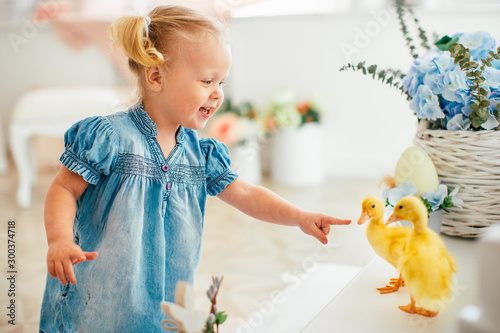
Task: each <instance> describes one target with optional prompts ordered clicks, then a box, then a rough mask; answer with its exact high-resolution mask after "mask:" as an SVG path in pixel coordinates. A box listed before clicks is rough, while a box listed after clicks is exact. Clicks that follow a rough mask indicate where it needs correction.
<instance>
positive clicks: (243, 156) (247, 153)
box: [230, 140, 262, 184]
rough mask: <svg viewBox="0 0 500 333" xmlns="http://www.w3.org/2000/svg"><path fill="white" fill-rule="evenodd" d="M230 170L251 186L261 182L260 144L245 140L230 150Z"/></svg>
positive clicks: (255, 141)
mask: <svg viewBox="0 0 500 333" xmlns="http://www.w3.org/2000/svg"><path fill="white" fill-rule="evenodd" d="M230 152H231V169H232V170H233V171H235V172H237V173H238V175H239V177H240V178H241V179H243V180H246V181H248V182H250V183H253V184H258V183H260V182H261V180H262V163H261V158H260V144H259V142H258V141H257V140H247V141H245V142H243V143H240V144H236V145H234V146H232V147H231V148H230Z"/></svg>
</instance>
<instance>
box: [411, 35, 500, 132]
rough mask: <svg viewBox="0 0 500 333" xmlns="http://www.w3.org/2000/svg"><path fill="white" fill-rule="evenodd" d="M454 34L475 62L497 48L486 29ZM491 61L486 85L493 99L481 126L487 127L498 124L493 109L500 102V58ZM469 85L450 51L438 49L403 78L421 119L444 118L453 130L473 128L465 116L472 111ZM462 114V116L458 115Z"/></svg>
mask: <svg viewBox="0 0 500 333" xmlns="http://www.w3.org/2000/svg"><path fill="white" fill-rule="evenodd" d="M455 37H458V43H461V44H462V45H464V46H465V47H466V48H468V49H469V52H470V53H471V57H472V59H471V60H474V61H476V62H480V61H481V59H482V58H486V57H488V56H489V54H488V52H489V51H494V50H496V41H495V38H494V37H493V36H492V35H490V34H489V33H487V32H485V31H477V32H472V33H457V34H455V35H453V36H452V38H455ZM491 63H492V67H486V68H485V70H484V72H483V76H484V77H485V82H484V83H483V87H484V88H485V89H486V90H487V91H489V92H491V93H489V95H488V96H487V97H488V99H489V100H490V101H491V106H490V108H489V111H490V114H491V115H492V116H491V117H490V119H489V120H488V121H487V122H485V123H484V124H483V125H482V127H483V128H485V129H492V128H495V127H496V126H498V122H497V121H496V119H495V118H494V117H493V111H495V110H496V105H497V104H498V103H500V60H492V61H491ZM470 85H471V82H470V80H469V79H468V78H467V76H466V75H465V73H464V72H463V71H462V70H461V69H460V66H458V65H455V64H454V59H453V58H451V56H450V52H449V51H441V50H439V49H437V48H433V49H431V50H430V51H428V52H427V53H425V54H423V55H422V56H420V57H419V58H418V59H416V60H415V61H414V62H413V63H412V65H411V67H410V70H409V71H408V73H407V74H406V75H405V76H404V77H403V80H402V86H403V89H404V90H405V91H406V92H407V93H408V95H409V96H410V98H411V99H412V101H411V103H410V107H411V109H412V110H413V111H415V113H416V114H417V117H418V118H419V119H427V120H437V119H442V124H443V125H444V126H445V128H449V129H450V128H452V129H454V130H458V129H460V128H462V129H463V128H468V129H471V126H470V122H468V120H467V119H466V118H467V117H468V116H469V115H470V114H471V113H472V108H471V104H472V103H473V98H472V96H471V92H472V91H471V89H470V88H469V86H470ZM459 114H462V115H463V116H462V117H457V115H459ZM455 117H456V118H455Z"/></svg>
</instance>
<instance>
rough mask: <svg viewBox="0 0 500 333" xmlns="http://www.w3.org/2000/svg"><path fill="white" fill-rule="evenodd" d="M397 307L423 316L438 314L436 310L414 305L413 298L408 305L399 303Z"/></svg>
mask: <svg viewBox="0 0 500 333" xmlns="http://www.w3.org/2000/svg"><path fill="white" fill-rule="evenodd" d="M399 308H400V309H401V310H403V311H405V312H408V313H416V314H419V315H421V316H424V317H435V316H437V315H438V313H439V312H438V311H431V310H427V309H424V308H422V307H418V306H415V300H414V299H413V297H412V298H411V303H410V304H408V305H400V306H399Z"/></svg>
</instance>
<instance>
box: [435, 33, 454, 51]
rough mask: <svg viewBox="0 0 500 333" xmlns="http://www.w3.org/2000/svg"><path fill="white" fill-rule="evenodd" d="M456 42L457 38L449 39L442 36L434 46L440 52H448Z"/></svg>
mask: <svg viewBox="0 0 500 333" xmlns="http://www.w3.org/2000/svg"><path fill="white" fill-rule="evenodd" d="M457 41H458V37H456V38H451V37H450V36H444V37H442V38H441V39H440V40H438V41H437V42H436V43H435V44H434V45H436V47H437V48H438V49H440V50H441V51H448V50H449V49H450V48H451V46H452V45H453V44H454V43H456V42H457Z"/></svg>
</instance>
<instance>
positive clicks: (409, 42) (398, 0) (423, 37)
mask: <svg viewBox="0 0 500 333" xmlns="http://www.w3.org/2000/svg"><path fill="white" fill-rule="evenodd" d="M394 4H395V7H396V12H397V14H398V19H399V24H400V26H401V32H402V33H403V36H404V37H405V42H406V46H408V48H409V49H410V54H411V56H412V57H413V58H414V59H417V58H418V53H417V51H416V50H417V48H416V47H415V45H414V44H413V38H412V37H411V36H410V31H409V30H408V26H407V25H406V22H405V11H406V12H407V13H408V15H409V16H410V17H411V18H412V19H413V23H414V24H415V27H416V28H417V30H418V37H419V38H420V42H421V45H422V47H423V48H424V49H426V50H430V49H431V47H430V46H429V39H428V38H427V33H426V32H425V30H424V29H423V28H422V26H421V25H420V21H419V20H418V18H417V17H416V16H415V13H414V12H413V9H412V8H411V7H410V6H408V5H407V4H406V1H405V0H395V1H394Z"/></svg>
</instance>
